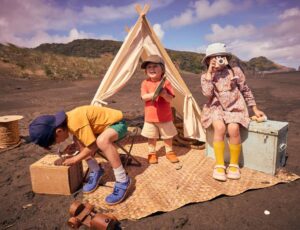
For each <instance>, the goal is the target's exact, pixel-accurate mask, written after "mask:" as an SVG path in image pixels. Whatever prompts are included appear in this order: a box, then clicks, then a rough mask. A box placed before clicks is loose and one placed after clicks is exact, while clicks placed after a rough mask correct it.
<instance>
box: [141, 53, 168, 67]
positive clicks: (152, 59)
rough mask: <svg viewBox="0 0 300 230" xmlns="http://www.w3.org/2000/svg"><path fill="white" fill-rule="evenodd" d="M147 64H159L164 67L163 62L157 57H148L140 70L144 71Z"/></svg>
mask: <svg viewBox="0 0 300 230" xmlns="http://www.w3.org/2000/svg"><path fill="white" fill-rule="evenodd" d="M149 63H155V64H161V65H162V66H163V67H164V66H165V62H164V60H163V59H162V58H161V57H160V56H158V55H150V56H149V57H147V58H146V60H145V61H143V63H142V65H141V68H142V69H146V66H147V65H148V64H149Z"/></svg>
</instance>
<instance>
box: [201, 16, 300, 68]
mask: <svg viewBox="0 0 300 230" xmlns="http://www.w3.org/2000/svg"><path fill="white" fill-rule="evenodd" d="M286 12H291V11H289V10H286V11H284V12H283V13H282V14H280V16H279V17H278V18H279V21H276V22H275V23H274V24H272V25H267V26H264V27H261V28H255V27H254V26H253V25H239V26H237V27H234V26H232V25H227V26H225V27H221V26H219V25H217V24H215V25H212V26H211V29H212V33H211V34H207V35H206V36H205V38H206V39H207V41H209V42H210V43H211V42H217V41H222V42H225V43H226V44H227V47H228V48H229V50H230V51H231V52H232V53H234V54H235V55H237V56H238V57H239V58H241V59H242V60H249V59H250V58H253V57H258V56H265V57H267V58H269V59H271V60H273V61H275V62H277V63H279V64H283V65H286V66H291V67H294V68H298V66H299V65H300V61H299V60H300V52H299V50H300V30H298V29H296V28H298V27H299V25H298V22H299V21H300V14H299V15H298V14H294V13H293V14H292V15H293V16H292V17H290V16H286V15H291V14H290V13H286ZM282 15H285V16H282ZM203 50H204V49H203V47H201V51H203Z"/></svg>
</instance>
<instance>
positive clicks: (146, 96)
mask: <svg viewBox="0 0 300 230" xmlns="http://www.w3.org/2000/svg"><path fill="white" fill-rule="evenodd" d="M153 95H154V93H145V94H143V95H141V98H142V100H143V101H150V100H152V98H153Z"/></svg>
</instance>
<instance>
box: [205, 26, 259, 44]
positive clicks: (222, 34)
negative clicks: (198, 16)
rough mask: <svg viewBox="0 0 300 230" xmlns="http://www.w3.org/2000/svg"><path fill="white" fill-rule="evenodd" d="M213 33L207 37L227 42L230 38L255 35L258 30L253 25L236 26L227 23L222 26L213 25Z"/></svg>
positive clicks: (211, 39)
mask: <svg viewBox="0 0 300 230" xmlns="http://www.w3.org/2000/svg"><path fill="white" fill-rule="evenodd" d="M211 30H212V34H208V35H206V36H205V39H206V40H208V41H210V42H225V43H226V42H227V41H228V40H231V39H235V38H241V37H248V36H251V35H253V34H254V33H255V32H256V29H255V27H254V26H253V25H240V26H238V27H234V26H231V25H227V26H225V27H224V28H222V27H221V26H220V25H218V24H213V25H211Z"/></svg>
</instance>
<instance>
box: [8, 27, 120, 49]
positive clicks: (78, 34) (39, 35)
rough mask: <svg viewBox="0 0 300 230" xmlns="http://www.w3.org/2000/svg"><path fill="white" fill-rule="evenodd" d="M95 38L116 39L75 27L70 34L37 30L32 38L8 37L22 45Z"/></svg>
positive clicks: (10, 41)
mask: <svg viewBox="0 0 300 230" xmlns="http://www.w3.org/2000/svg"><path fill="white" fill-rule="evenodd" d="M84 38H94V39H103V40H108V39H109V40H116V39H115V38H114V37H113V36H111V35H101V36H97V35H95V34H92V33H86V32H84V31H78V30H77V29H76V28H73V29H71V30H70V31H69V33H68V35H50V34H49V33H47V32H45V31H37V32H36V33H35V34H34V36H32V37H30V38H22V39H21V38H20V37H16V36H10V37H7V39H6V40H7V41H8V42H9V43H13V44H17V45H19V46H22V47H36V46H38V45H40V44H42V43H68V42H71V41H73V40H76V39H84Z"/></svg>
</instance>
